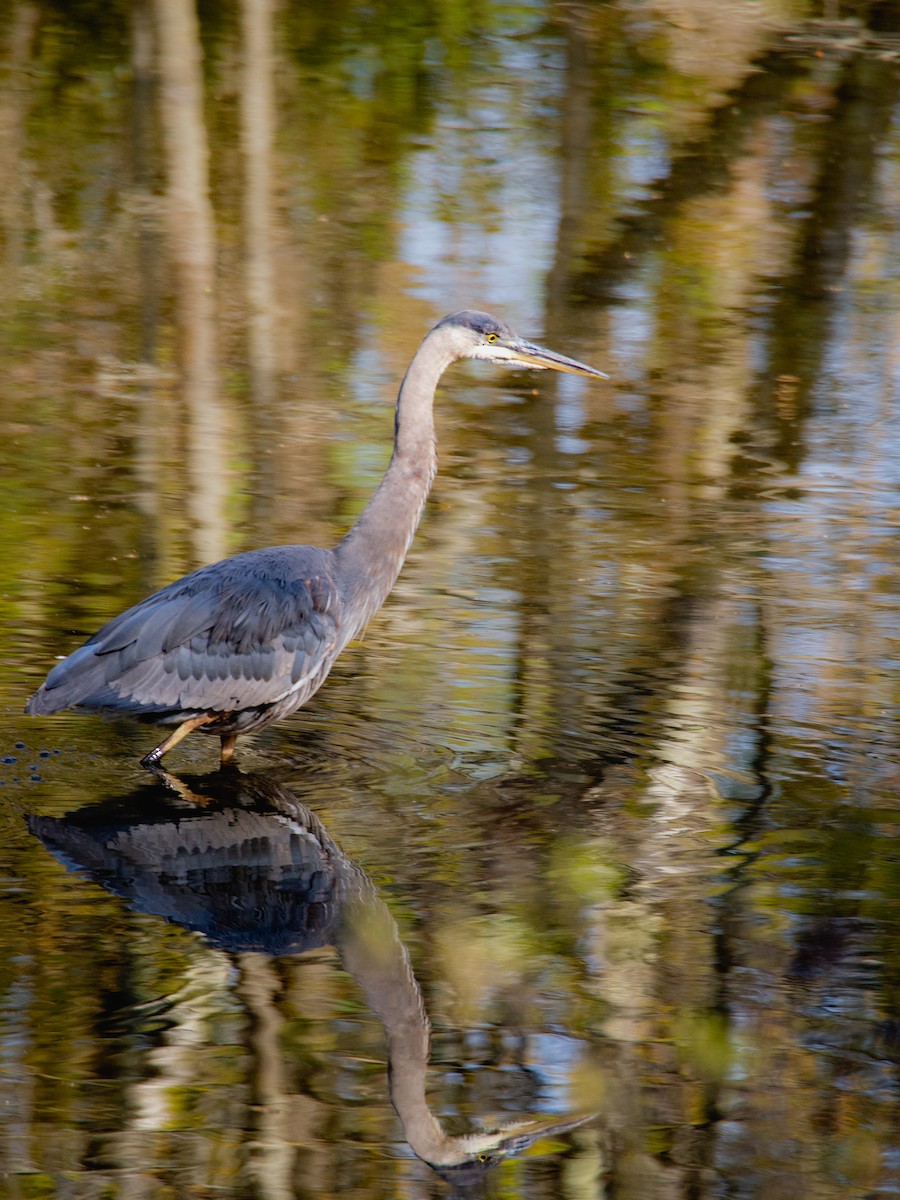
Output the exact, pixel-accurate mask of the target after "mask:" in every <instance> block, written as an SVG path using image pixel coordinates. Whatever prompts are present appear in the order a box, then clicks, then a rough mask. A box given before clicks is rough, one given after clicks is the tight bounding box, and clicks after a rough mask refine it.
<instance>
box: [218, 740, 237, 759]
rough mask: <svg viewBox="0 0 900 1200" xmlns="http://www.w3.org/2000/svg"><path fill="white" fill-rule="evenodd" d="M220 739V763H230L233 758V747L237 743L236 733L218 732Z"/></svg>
mask: <svg viewBox="0 0 900 1200" xmlns="http://www.w3.org/2000/svg"><path fill="white" fill-rule="evenodd" d="M219 737H220V738H221V739H222V765H223V766H224V765H225V763H230V762H231V761H232V760H233V759H234V748H235V746H236V745H237V740H238V735H237V734H236V733H220V734H219Z"/></svg>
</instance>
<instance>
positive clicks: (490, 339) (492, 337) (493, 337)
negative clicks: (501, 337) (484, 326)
mask: <svg viewBox="0 0 900 1200" xmlns="http://www.w3.org/2000/svg"><path fill="white" fill-rule="evenodd" d="M484 340H485V341H486V342H496V340H497V335H496V333H489V334H488V335H487V336H486V337H485V339H484Z"/></svg>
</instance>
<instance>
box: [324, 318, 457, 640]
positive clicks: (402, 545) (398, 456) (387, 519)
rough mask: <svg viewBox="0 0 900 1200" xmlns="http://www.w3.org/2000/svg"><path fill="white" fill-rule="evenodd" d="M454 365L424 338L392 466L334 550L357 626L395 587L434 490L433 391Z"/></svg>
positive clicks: (403, 404)
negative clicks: (353, 601)
mask: <svg viewBox="0 0 900 1200" xmlns="http://www.w3.org/2000/svg"><path fill="white" fill-rule="evenodd" d="M452 361H453V360H452V358H449V357H448V356H447V353H446V350H441V349H440V348H439V347H437V346H436V345H435V343H434V342H433V341H431V340H430V336H429V337H426V338H425V340H424V342H423V343H422V345H421V346H420V347H419V349H418V351H417V353H416V355H415V357H414V358H413V360H412V362H411V363H410V366H409V370H408V371H407V372H406V377H405V378H404V380H403V383H402V384H401V386H400V394H399V396H398V397H397V410H396V417H395V420H396V427H395V435H394V453H393V456H392V458H391V462H390V466H389V467H388V469H387V472H386V474H385V476H384V478H383V479H382V481H381V483H380V484H379V486H378V488H377V490H376V491H375V494H374V495H373V496H372V499H371V500H370V501H369V503H368V504H367V505H366V507H365V509H364V510H363V512H362V514H361V516H360V518H359V520H358V521H357V522H356V524H355V525H354V526H353V528H352V529H351V530H350V532H349V533H348V534H347V536H346V537H345V538H344V539H343V541H342V542H341V543H340V544H339V546H338V547H337V550H336V551H335V553H336V556H337V560H338V564H339V568H340V571H341V574H342V576H343V580H344V582H345V586H346V588H347V590H348V591H349V592H350V593H351V594H352V595H355V596H356V598H357V600H358V607H359V609H360V614H361V615H360V620H359V626H362V625H364V624H365V622H366V621H367V620H368V619H369V617H370V616H371V615H372V614H373V613H374V612H376V611H377V610H378V609H379V608H380V607H381V604H382V602H383V601H384V599H385V597H386V596H387V594H388V592H389V591H390V590H391V588H392V587H393V586H394V582H395V580H396V578H397V576H398V574H399V573H400V568H401V567H402V565H403V560H404V559H405V558H406V552H407V550H408V549H409V545H410V542H411V541H412V539H413V535H414V533H415V532H416V527H417V526H418V524H419V518H420V517H421V515H422V508H423V506H424V504H425V500H426V499H427V497H428V493H429V491H430V490H431V484H432V482H433V480H434V475H435V471H436V470H437V454H436V452H435V444H434V413H433V400H434V392H435V388H436V387H437V383H438V380H439V379H440V377H441V375H442V374H443V372H444V371H445V369H446V368H447V367H448V366H449V364H450V362H452ZM359 626H358V627H359Z"/></svg>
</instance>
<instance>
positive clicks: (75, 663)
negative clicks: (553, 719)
mask: <svg viewBox="0 0 900 1200" xmlns="http://www.w3.org/2000/svg"><path fill="white" fill-rule="evenodd" d="M460 359H483V360H485V361H487V362H493V363H497V364H498V365H500V366H501V367H525V368H528V369H531V370H538V371H541V370H552V371H564V372H569V373H571V374H574V375H584V376H589V377H591V378H599V379H606V378H608V377H607V376H606V375H605V374H604V373H603V372H602V371H598V370H597V369H596V368H594V367H590V366H587V365H586V364H585V363H582V362H578V361H577V360H576V359H574V358H567V357H565V355H562V354H557V353H556V352H555V351H553V350H547V349H545V348H544V347H542V346H538V345H535V344H534V343H533V342H529V341H526V340H525V339H523V338H520V337H518V336H517V335H516V334H515V333H513V331H512V330H511V329H510V327H509V326H508V325H507V324H506V323H505V322H504V321H502V320H498V319H497V318H496V317H492V316H490V315H488V314H487V313H483V312H474V311H468V310H467V311H463V312H457V313H452V314H451V315H450V316H447V317H444V318H443V320H441V321H439V322H438V323H437V325H435V326H434V328H433V329H432V330H431V331H430V332H429V333H428V334H426V336H425V338H424V339H423V341H422V342H421V344H420V346H419V348H418V350H417V351H416V353H415V355H414V356H413V359H412V362H411V363H410V365H409V367H408V369H407V371H406V375H405V376H404V378H403V382H402V383H401V385H400V390H399V393H398V395H397V402H396V407H395V412H394V449H393V454H392V456H391V460H390V463H389V465H388V468H387V471H386V472H385V475H384V478H383V479H382V480H381V483H380V484H379V485H378V487H377V488H376V490H375V492H374V493H373V495H372V497H371V499H370V500H369V502H368V504H367V505H366V507H365V508H364V509H363V511H362V513H361V514H360V517H359V519H358V520H357V521H356V523H355V525H353V527H352V528H351V529H350V531H349V532H348V533H347V534H346V535H345V537H344V538H342V540H341V541H340V542H339V543H338V544H337V546H335V547H334V549H321V548H319V547H316V546H302V545H287V546H269V547H266V548H264V549H258V550H248V551H245V552H244V553H242V554H236V555H233V556H232V557H230V558H225V559H222V560H221V561H220V562H216V563H212V564H210V565H208V566H204V567H200V568H199V569H198V570H196V571H192V572H191V573H190V574H188V575H185V576H183V577H182V578H181V579H177V580H175V581H174V582H173V583H170V584H167V585H166V586H165V587H163V588H161V589H160V590H159V591H157V592H154V593H153V595H151V596H148V597H147V598H146V599H145V600H142V601H141V602H140V603H139V604H136V605H134V606H133V607H132V608H129V609H126V611H125V612H123V613H120V614H119V616H117V617H114V618H113V619H112V620H111V621H109V622H108V623H107V624H106V625H104V626H103V628H102V629H100V630H99V631H98V632H97V633H95V634H94V635H93V637H91V638H90V639H89V640H88V641H87V642H85V644H84V645H83V646H80V647H79V648H78V649H77V650H74V651H73V652H72V653H71V654H70V655H69V656H68V657H67V658H65V659H63V660H62V661H61V662H59V663H57V665H56V666H55V667H54V668H53V669H52V670H51V671H50V673H49V674H48V675H47V678H46V679H45V680H44V682H43V684H42V685H41V687H40V688H39V689H38V690H37V691H36V692H35V693H34V695H33V696H32V697H31V698H30V699H29V700H28V703H27V704H26V706H25V711H26V712H28V713H31V714H34V715H39V716H43V715H47V714H50V713H55V712H60V711H62V710H63V709H67V708H74V709H80V710H86V711H89V712H99V713H103V714H106V715H110V716H125V717H130V718H134V719H136V720H138V721H142V722H145V723H148V724H155V725H161V726H164V727H169V726H174V728H173V730H172V732H171V733H169V734H168V735H167V736H166V737H165V738H164V740H163V741H161V742H160V743H159V745H157V746H155V747H154V748H153V749H152V750H151V751H150V752H149V753H148V754H146V755H145V756H144V757H143V758H142V759H141V764H142V766H145V767H148V768H151V769H153V768H155V767H157V766H158V764H159V763H160V761H161V759H162V757H163V755H165V754H167V753H168V752H169V751H170V750H172V749H173V748H174V747H175V746H177V745H178V744H179V742H181V741H183V740H184V738H186V737H187V736H188V734H190V733H192V732H193V731H194V730H200V731H201V732H203V733H209V734H216V735H218V737H219V738H220V739H221V762H222V763H223V764H225V763H228V762H230V761H231V760H232V758H233V755H234V750H235V744H236V742H237V738H238V736H239V735H240V734H244V733H250V732H252V731H253V730H256V729H261V728H262V727H263V726H265V725H268V724H270V723H271V722H272V721H278V720H281V719H282V718H283V717H286V716H288V715H289V714H290V713H292V712H294V710H295V709H297V708H299V707H300V705H302V704H305V703H306V701H307V700H309V698H310V697H311V696H312V695H313V694H314V693H315V692H316V691H318V689H319V688H320V687H321V685H322V684H323V683H324V681H325V679H326V677H327V676H328V673H329V671H330V670H331V668H332V666H333V665H334V662H335V659H336V658H337V657H338V655H339V654H340V653H341V651H342V650H343V649H344V647H345V646H346V645H347V643H348V642H349V641H351V639H352V638H354V637H355V636H356V635H357V634H358V633H359V632H360V630H362V629H363V628H364V627H365V626H366V625H367V623H368V622H369V620H370V619H371V617H372V616H373V615H374V614H375V613H376V612H377V611H378V610H379V609H380V608H381V606H382V604H383V603H384V601H385V599H386V598H387V595H388V593H389V592H390V590H391V588H392V587H393V586H394V583H395V581H396V579H397V576H398V575H399V573H400V568H401V567H402V565H403V562H404V560H405V558H406V554H407V551H408V550H409V547H410V544H411V542H412V539H413V536H414V534H415V531H416V528H417V526H418V524H419V519H420V517H421V515H422V509H423V507H424V505H425V500H426V499H427V497H428V493H429V492H430V490H431V485H432V482H433V480H434V476H435V472H436V470H437V452H436V447H435V433H434V413H433V402H434V395H435V391H436V390H437V385H438V381H439V380H440V378H441V376H442V375H443V373H444V371H445V370H446V369H447V368H448V367H449V366H450V365H451V364H452V363H454V362H457V361H459V360H460Z"/></svg>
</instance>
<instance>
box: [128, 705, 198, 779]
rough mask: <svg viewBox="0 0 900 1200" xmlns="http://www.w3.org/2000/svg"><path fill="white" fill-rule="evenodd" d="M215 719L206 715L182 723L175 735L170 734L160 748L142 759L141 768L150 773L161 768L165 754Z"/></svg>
mask: <svg viewBox="0 0 900 1200" xmlns="http://www.w3.org/2000/svg"><path fill="white" fill-rule="evenodd" d="M214 719H215V718H214V717H210V716H205V715H204V716H201V717H191V718H190V719H189V720H187V721H182V722H181V724H180V725H179V726H178V728H177V729H176V730H175V731H174V732H173V733H170V734H169V736H168V737H167V738H165V740H164V741H162V742H160V743H159V745H158V746H154V747H153V749H152V750H151V751H150V753H149V754H145V755H144V757H143V758H142V759H141V766H142V767H146V768H147V769H148V770H149V771H152V770H154V769H155V768H156V767H158V766H159V762H160V759H161V758H162V756H163V755H164V754H168V753H169V751H170V750H171V749H172V748H173V747H174V746H177V745H178V743H179V742H181V741H183V740H184V739H185V738H186V737H187V735H188V734H189V733H192V732H193V730H195V729H197V728H198V727H199V726H200V725H208V724H209V723H210V721H212V720H214Z"/></svg>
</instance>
